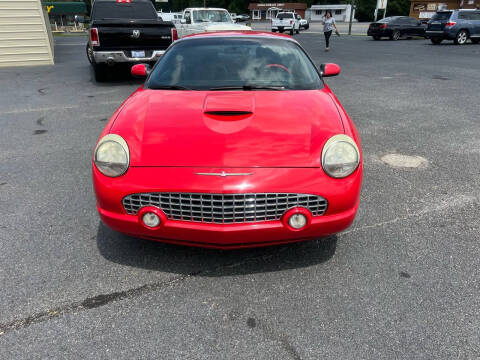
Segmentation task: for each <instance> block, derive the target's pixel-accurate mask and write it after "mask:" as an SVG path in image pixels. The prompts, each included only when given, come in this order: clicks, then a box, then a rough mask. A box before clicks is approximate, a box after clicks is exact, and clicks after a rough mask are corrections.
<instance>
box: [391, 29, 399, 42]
mask: <svg viewBox="0 0 480 360" xmlns="http://www.w3.org/2000/svg"><path fill="white" fill-rule="evenodd" d="M398 39H400V31H398V30H395V31H394V32H393V34H392V36H390V40H394V41H397V40H398Z"/></svg>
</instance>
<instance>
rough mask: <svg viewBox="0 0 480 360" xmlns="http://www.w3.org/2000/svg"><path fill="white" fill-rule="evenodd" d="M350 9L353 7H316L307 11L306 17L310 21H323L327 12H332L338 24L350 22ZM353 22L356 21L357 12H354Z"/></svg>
mask: <svg viewBox="0 0 480 360" xmlns="http://www.w3.org/2000/svg"><path fill="white" fill-rule="evenodd" d="M335 7H337V8H335ZM340 7H342V8H340ZM350 8H351V5H343V6H340V5H330V6H329V5H314V6H312V7H311V8H309V9H307V14H306V17H307V19H309V20H310V21H322V20H323V17H324V16H325V13H326V11H327V10H330V11H331V12H332V15H333V17H334V19H335V21H336V22H348V21H350ZM353 21H356V20H355V10H354V11H353Z"/></svg>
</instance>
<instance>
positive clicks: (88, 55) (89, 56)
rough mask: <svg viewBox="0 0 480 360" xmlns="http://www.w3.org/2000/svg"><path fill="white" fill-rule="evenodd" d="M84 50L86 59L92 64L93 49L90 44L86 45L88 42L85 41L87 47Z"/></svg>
mask: <svg viewBox="0 0 480 360" xmlns="http://www.w3.org/2000/svg"><path fill="white" fill-rule="evenodd" d="M85 51H86V52H87V59H88V61H89V62H90V64H93V50H92V48H91V47H90V46H88V43H87V48H86V49H85Z"/></svg>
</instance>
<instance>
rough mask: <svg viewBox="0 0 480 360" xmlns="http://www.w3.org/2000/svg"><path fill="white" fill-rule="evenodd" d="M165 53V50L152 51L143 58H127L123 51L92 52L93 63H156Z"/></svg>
mask: <svg viewBox="0 0 480 360" xmlns="http://www.w3.org/2000/svg"><path fill="white" fill-rule="evenodd" d="M164 53H165V50H153V51H152V55H151V56H148V57H143V58H135V57H128V56H127V55H126V54H125V52H124V51H94V52H93V58H94V59H95V63H97V64H100V63H109V62H112V63H136V62H152V61H157V59H158V58H160V57H161V56H162V55H163V54H164Z"/></svg>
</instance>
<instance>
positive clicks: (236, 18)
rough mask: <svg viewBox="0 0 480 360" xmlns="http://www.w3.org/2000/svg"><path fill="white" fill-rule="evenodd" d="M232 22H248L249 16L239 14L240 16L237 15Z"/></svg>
mask: <svg viewBox="0 0 480 360" xmlns="http://www.w3.org/2000/svg"><path fill="white" fill-rule="evenodd" d="M234 20H235V21H236V22H243V21H248V20H250V15H248V14H240V15H237V16H236V17H235V19H234Z"/></svg>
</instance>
